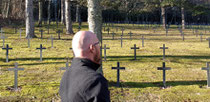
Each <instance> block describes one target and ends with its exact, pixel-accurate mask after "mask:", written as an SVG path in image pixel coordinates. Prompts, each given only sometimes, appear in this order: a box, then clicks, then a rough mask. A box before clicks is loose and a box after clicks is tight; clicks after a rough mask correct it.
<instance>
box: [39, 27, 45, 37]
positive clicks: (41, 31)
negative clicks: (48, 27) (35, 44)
mask: <svg viewBox="0 0 210 102" xmlns="http://www.w3.org/2000/svg"><path fill="white" fill-rule="evenodd" d="M39 32H40V33H41V39H42V38H43V32H44V30H43V29H40V30H39Z"/></svg>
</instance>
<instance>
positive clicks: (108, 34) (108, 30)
mask: <svg viewBox="0 0 210 102" xmlns="http://www.w3.org/2000/svg"><path fill="white" fill-rule="evenodd" d="M106 30H107V32H108V35H109V31H110V29H109V27H108V28H107V29H106Z"/></svg>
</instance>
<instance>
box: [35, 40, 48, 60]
mask: <svg viewBox="0 0 210 102" xmlns="http://www.w3.org/2000/svg"><path fill="white" fill-rule="evenodd" d="M36 49H39V50H40V61H42V50H44V49H46V48H45V47H42V44H40V48H36Z"/></svg>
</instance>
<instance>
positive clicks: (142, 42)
mask: <svg viewBox="0 0 210 102" xmlns="http://www.w3.org/2000/svg"><path fill="white" fill-rule="evenodd" d="M140 39H141V40H142V47H144V36H142V38H140Z"/></svg>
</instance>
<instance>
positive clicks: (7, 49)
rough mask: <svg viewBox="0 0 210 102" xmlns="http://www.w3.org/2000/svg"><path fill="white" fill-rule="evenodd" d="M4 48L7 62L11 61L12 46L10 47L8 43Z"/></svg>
mask: <svg viewBox="0 0 210 102" xmlns="http://www.w3.org/2000/svg"><path fill="white" fill-rule="evenodd" d="M2 49H3V50H6V62H9V57H8V56H9V50H12V48H9V45H8V44H7V45H6V48H2Z"/></svg>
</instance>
